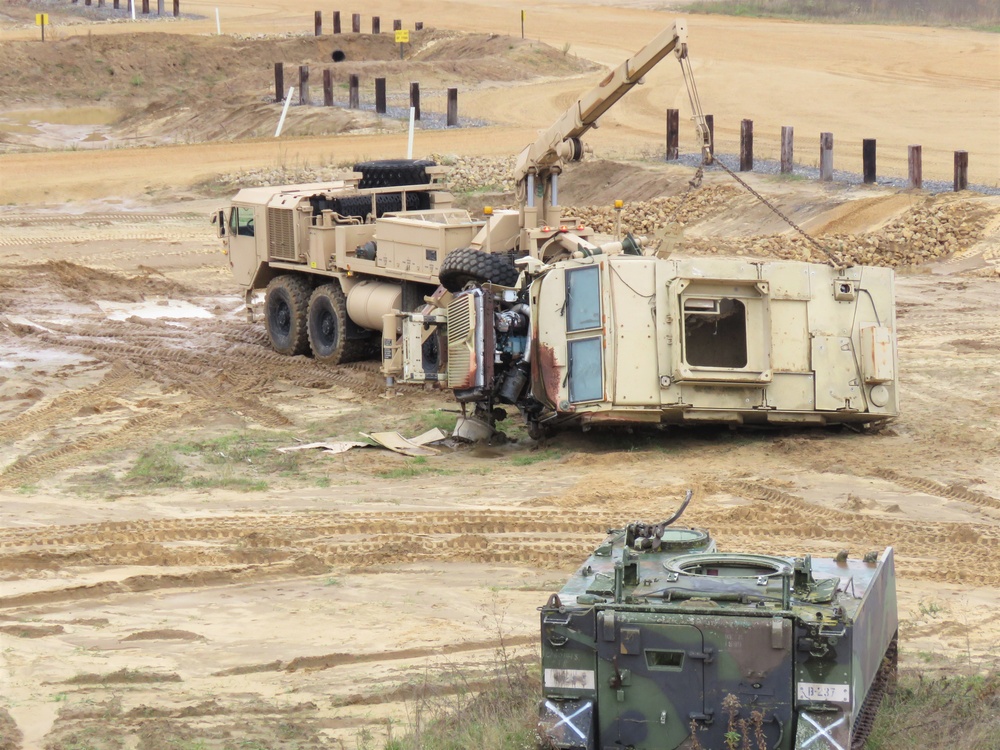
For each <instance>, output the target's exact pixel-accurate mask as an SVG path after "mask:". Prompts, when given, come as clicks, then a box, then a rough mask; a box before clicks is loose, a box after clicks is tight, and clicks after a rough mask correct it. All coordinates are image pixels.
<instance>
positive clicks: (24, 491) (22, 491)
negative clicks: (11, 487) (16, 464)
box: [17, 484, 38, 495]
mask: <svg viewBox="0 0 1000 750" xmlns="http://www.w3.org/2000/svg"><path fill="white" fill-rule="evenodd" d="M36 492H38V486H37V485H34V484H22V485H21V486H20V487H18V488H17V494H18V495H34V494H35V493H36Z"/></svg>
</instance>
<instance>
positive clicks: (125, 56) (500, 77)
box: [0, 30, 593, 149]
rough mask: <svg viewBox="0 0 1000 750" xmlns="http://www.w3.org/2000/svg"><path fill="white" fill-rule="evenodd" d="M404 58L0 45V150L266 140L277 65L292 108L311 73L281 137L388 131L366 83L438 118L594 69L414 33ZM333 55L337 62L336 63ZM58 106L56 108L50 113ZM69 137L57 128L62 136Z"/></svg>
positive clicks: (338, 40) (332, 49)
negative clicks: (487, 93) (381, 83)
mask: <svg viewBox="0 0 1000 750" xmlns="http://www.w3.org/2000/svg"><path fill="white" fill-rule="evenodd" d="M411 39H412V41H411V43H410V44H409V45H407V48H406V54H405V59H404V60H401V59H399V45H396V44H395V43H394V42H393V39H392V36H391V35H389V34H380V35H371V34H349V35H342V36H339V37H329V36H327V37H318V38H317V37H306V36H298V35H294V36H293V35H286V36H281V35H276V36H271V37H265V36H249V37H240V36H237V37H231V36H223V37H220V36H189V35H180V34H166V33H162V32H149V33H145V34H137V35H133V36H124V35H111V36H107V35H88V36H73V37H67V38H64V39H58V40H56V41H53V42H52V43H49V44H45V45H40V44H37V43H35V42H7V43H5V44H4V45H3V46H2V47H0V67H2V68H3V69H5V70H8V71H11V75H8V76H5V77H4V80H3V81H2V82H0V96H3V97H4V100H5V101H6V102H7V103H8V109H9V111H8V113H7V114H6V115H4V116H2V117H0V148H2V147H4V144H6V148H7V149H12V148H28V147H31V146H44V145H57V143H53V142H52V141H53V139H54V138H55V137H56V136H57V135H58V127H53V126H59V125H63V126H67V125H69V126H80V127H86V126H91V127H90V132H89V133H88V134H87V135H85V136H84V137H83V138H82V139H78V141H77V146H78V147H88V146H95V145H107V144H108V142H109V141H112V142H113V141H117V140H119V139H120V140H122V141H123V142H126V143H129V144H130V145H151V144H155V143H170V142H177V141H182V142H186V143H190V142H200V141H214V140H232V139H237V138H254V137H261V136H270V135H273V133H274V128H275V124H276V122H277V119H278V114H279V112H280V105H279V104H276V103H275V82H274V64H275V63H277V62H281V63H283V65H284V70H285V78H284V84H285V86H284V89H285V91H286V92H287V89H288V87H289V86H294V87H295V88H296V94H295V102H296V103H298V102H299V100H300V98H301V86H300V82H299V67H300V66H307V67H308V68H309V69H310V76H311V77H310V81H309V91H308V98H309V101H310V102H311V103H312V106H309V107H306V106H297V107H296V108H295V109H294V110H293V112H292V114H291V115H290V117H289V119H288V121H287V125H286V128H285V129H284V130H283V132H285V133H286V134H288V135H307V134H308V135H313V134H330V133H342V132H348V131H362V130H368V131H373V130H386V129H388V130H394V129H399V128H400V127H401V124H400V122H398V121H397V120H394V119H391V118H389V119H387V118H384V117H378V116H376V114H375V113H374V111H373V102H374V80H375V78H385V79H386V86H387V94H388V96H387V99H388V104H389V105H390V106H392V107H395V108H397V109H398V108H400V107H402V106H404V105H405V106H408V97H409V82H410V81H417V82H419V83H420V85H421V89H422V93H423V96H424V105H423V111H424V112H425V113H426V115H427V117H431V115H432V113H433V112H434V111H443V106H438V105H439V104H440V103H439V102H438V101H437V100H438V99H439V98H441V97H442V96H443V94H442V93H441V92H442V90H443V89H444V88H446V87H449V86H459V87H461V88H462V89H463V90H466V91H468V90H469V89H470V88H474V87H478V86H483V85H510V84H512V83H514V82H518V81H524V80H528V79H531V78H533V77H536V76H539V75H542V74H544V75H547V76H553V75H555V76H563V75H572V74H576V73H579V72H581V71H585V70H590V69H593V66H591V65H590V64H589V63H586V62H584V61H582V60H580V59H578V58H576V57H574V56H571V55H566V54H563V53H561V52H559V51H557V50H555V49H553V48H552V47H549V46H547V45H544V44H539V43H536V42H531V41H525V40H522V39H516V38H513V37H507V36H500V35H496V34H479V35H459V34H455V33H451V32H447V31H439V30H427V31H420V32H413V33H412V36H411ZM334 57H336V59H337V60H339V62H334ZM325 70H329V71H330V75H331V81H332V92H333V98H334V103H335V104H336V105H337V106H335V107H333V108H330V107H324V106H322V105H323V103H324V71H325ZM351 75H357V76H358V78H359V86H360V90H361V101H362V103H364V108H363V109H356V110H351V109H348V108H347V104H348V84H349V77H350V76H351ZM55 103H58V106H53V105H54V104H55ZM73 135H79V132H78V129H77V130H65V132H64V136H67V137H70V136H73Z"/></svg>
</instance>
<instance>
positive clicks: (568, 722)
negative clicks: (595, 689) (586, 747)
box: [545, 701, 590, 740]
mask: <svg viewBox="0 0 1000 750" xmlns="http://www.w3.org/2000/svg"><path fill="white" fill-rule="evenodd" d="M545 707H546V708H547V709H549V711H551V712H552V713H554V714H555V715H556V716H558V717H559V719H560V721H559V722H558V723H557V724H555V725H553V727H552V728H553V729H557V728H558V727H559V726H560V725H561V724H565V725H566V726H568V727H569V728H570V729H572V730H573V731H574V732H576V733H577V734H578V735H580V739H581V740H585V739H587V735H585V734H584V733H583V732H581V731H580V729H579V727H577V726H576V724H574V723H573V722H572V719H575V718H576V717H577V716H579V715H580V714H582V713H583V712H584V711H586V710H587V709H588V708H590V702H589V701H588V702H587V703H584V704H583V705H582V706H581V707H580V708H578V709H577V710H576V711H574V712H573V713H571V714H570V715H569V716H567V715H566V714H564V713H563V712H562V711H560V710H559V709H558V707H557V706H556V705H555V704H554V703H553V702H552V701H545Z"/></svg>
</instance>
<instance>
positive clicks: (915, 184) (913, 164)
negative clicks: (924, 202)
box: [907, 146, 924, 190]
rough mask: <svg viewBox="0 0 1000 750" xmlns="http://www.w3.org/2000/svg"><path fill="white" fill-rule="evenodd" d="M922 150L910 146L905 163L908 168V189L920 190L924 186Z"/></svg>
mask: <svg viewBox="0 0 1000 750" xmlns="http://www.w3.org/2000/svg"><path fill="white" fill-rule="evenodd" d="M922 152H923V148H922V147H921V146H910V147H909V149H908V153H907V161H908V162H909V166H910V187H911V188H916V189H917V190H920V189H921V188H922V187H923V186H924V163H923V153H922Z"/></svg>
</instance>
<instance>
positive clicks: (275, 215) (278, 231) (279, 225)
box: [267, 208, 298, 260]
mask: <svg viewBox="0 0 1000 750" xmlns="http://www.w3.org/2000/svg"><path fill="white" fill-rule="evenodd" d="M293 213H294V212H293V211H292V210H291V209H290V208H269V209H267V252H268V254H269V255H270V256H271V257H272V258H281V259H282V260H298V253H296V252H295V228H294V225H293V222H294V216H293Z"/></svg>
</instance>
